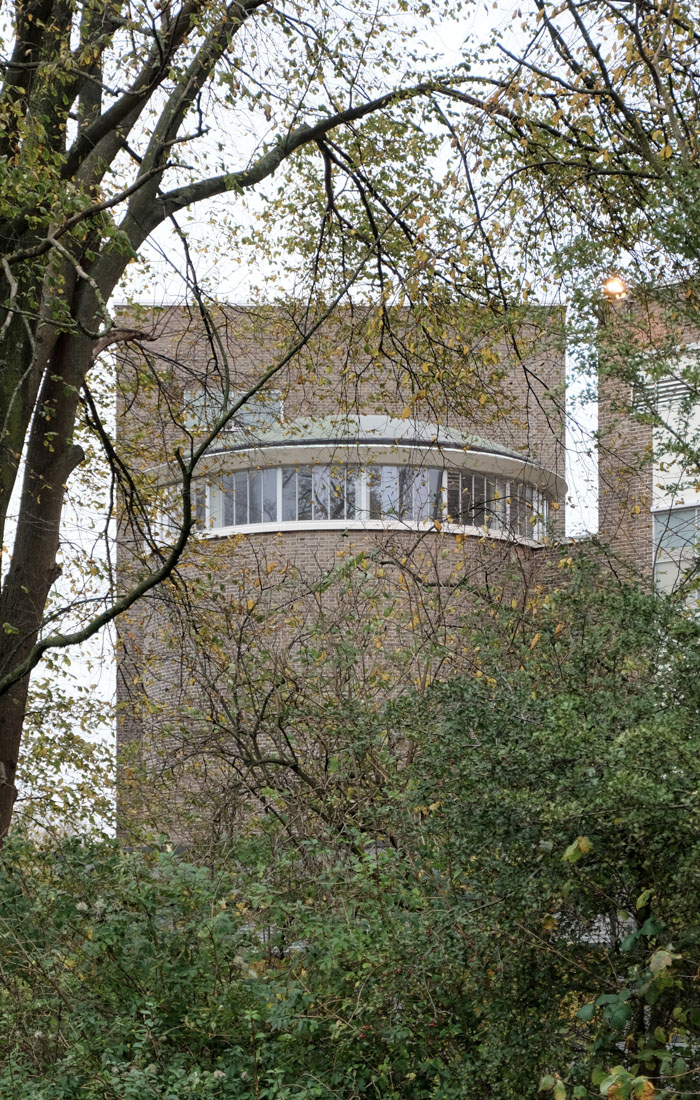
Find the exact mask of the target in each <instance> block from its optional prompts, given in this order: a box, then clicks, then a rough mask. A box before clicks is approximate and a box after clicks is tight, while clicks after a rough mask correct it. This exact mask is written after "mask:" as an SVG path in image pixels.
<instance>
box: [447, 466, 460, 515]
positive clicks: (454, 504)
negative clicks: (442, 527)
mask: <svg viewBox="0 0 700 1100" xmlns="http://www.w3.org/2000/svg"><path fill="white" fill-rule="evenodd" d="M447 516H448V518H449V519H450V520H451V521H452V523H461V522H462V477H461V474H460V473H459V471H458V470H448V471H447Z"/></svg>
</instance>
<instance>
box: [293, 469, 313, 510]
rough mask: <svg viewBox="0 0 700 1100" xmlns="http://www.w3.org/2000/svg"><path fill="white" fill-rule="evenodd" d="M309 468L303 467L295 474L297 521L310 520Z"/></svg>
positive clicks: (310, 484) (310, 486)
mask: <svg viewBox="0 0 700 1100" xmlns="http://www.w3.org/2000/svg"><path fill="white" fill-rule="evenodd" d="M311 488H312V479H311V468H310V467H309V466H303V467H302V469H301V470H299V471H298V473H297V500H298V510H297V516H298V518H299V519H311Z"/></svg>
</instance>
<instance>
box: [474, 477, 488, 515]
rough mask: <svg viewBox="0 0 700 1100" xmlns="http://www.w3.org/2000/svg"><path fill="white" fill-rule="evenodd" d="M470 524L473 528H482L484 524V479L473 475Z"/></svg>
mask: <svg viewBox="0 0 700 1100" xmlns="http://www.w3.org/2000/svg"><path fill="white" fill-rule="evenodd" d="M472 523H473V524H474V526H475V527H483V526H484V524H485V523H486V478H485V477H483V476H482V475H481V474H474V503H473V515H472Z"/></svg>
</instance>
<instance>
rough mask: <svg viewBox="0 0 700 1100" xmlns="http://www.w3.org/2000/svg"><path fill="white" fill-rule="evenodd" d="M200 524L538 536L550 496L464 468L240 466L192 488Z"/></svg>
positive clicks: (212, 527)
mask: <svg viewBox="0 0 700 1100" xmlns="http://www.w3.org/2000/svg"><path fill="white" fill-rule="evenodd" d="M193 503H194V514H195V517H196V521H197V524H198V525H199V526H200V528H204V529H206V530H208V531H211V532H214V531H218V530H222V529H226V528H237V527H247V526H250V525H256V524H263V523H265V524H278V523H295V522H311V523H324V522H325V523H328V522H330V521H336V522H337V521H342V522H345V521H349V522H352V521H357V522H362V521H366V520H379V521H387V522H390V521H395V522H404V523H408V524H412V523H430V522H435V521H439V522H440V523H445V522H447V523H451V524H455V525H459V526H461V527H474V528H478V529H479V530H480V531H482V532H483V531H487V532H489V533H491V534H500V535H511V536H514V537H516V538H526V539H534V540H536V541H538V540H541V539H542V538H543V537H544V536H545V534H546V529H547V520H548V500H547V497H546V496H545V494H544V493H542V492H541V491H540V490H539V489H537V488H536V487H535V486H534V485H531V484H529V483H528V482H525V481H516V480H509V479H505V478H501V477H498V476H490V475H488V474H481V473H475V472H473V471H468V470H445V469H442V468H439V467H425V466H421V467H414V466H389V465H376V466H370V467H367V468H362V467H359V466H345V465H333V466H298V467H297V466H281V467H277V468H272V469H262V470H240V471H238V472H236V473H232V474H225V475H223V476H221V477H220V478H219V479H218V480H216V481H211V482H209V483H204V482H201V481H200V482H199V483H198V484H197V485H196V487H195V489H194V502H193Z"/></svg>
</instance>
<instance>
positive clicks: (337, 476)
mask: <svg viewBox="0 0 700 1100" xmlns="http://www.w3.org/2000/svg"><path fill="white" fill-rule="evenodd" d="M330 498H331V499H330V504H331V513H330V514H331V519H345V468H344V467H343V466H340V467H338V466H334V467H333V469H332V470H331V482H330Z"/></svg>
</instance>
